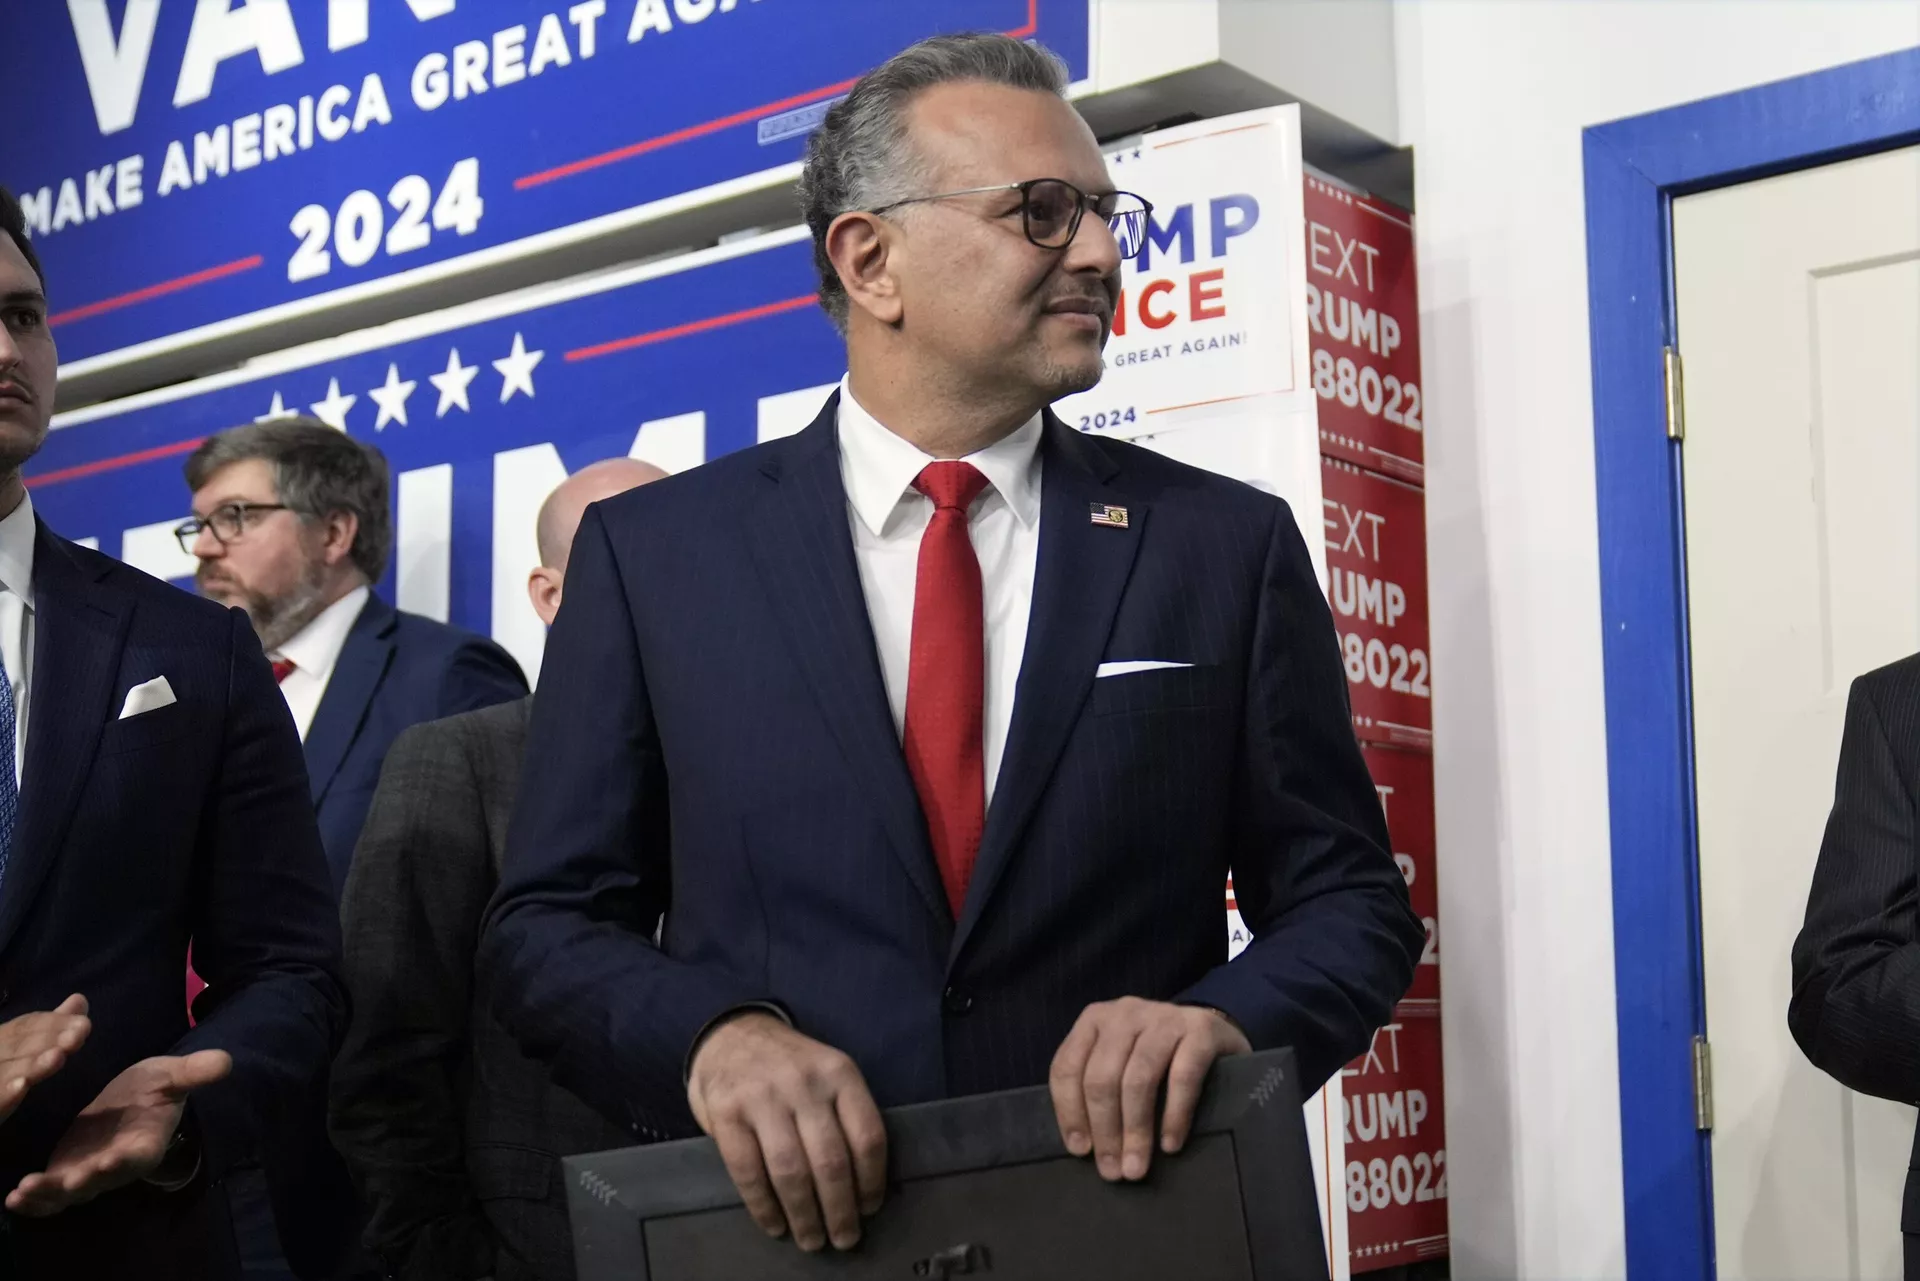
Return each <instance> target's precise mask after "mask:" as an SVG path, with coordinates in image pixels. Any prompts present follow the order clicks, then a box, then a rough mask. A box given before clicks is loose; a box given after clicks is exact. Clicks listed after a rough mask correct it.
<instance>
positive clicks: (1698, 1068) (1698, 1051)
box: [1693, 1036, 1713, 1132]
mask: <svg viewBox="0 0 1920 1281" xmlns="http://www.w3.org/2000/svg"><path fill="white" fill-rule="evenodd" d="M1693 1128H1694V1129H1696V1130H1700V1131H1702V1132H1705V1131H1708V1130H1711V1129H1712V1128H1713V1048H1712V1047H1711V1046H1709V1045H1708V1044H1707V1038H1706V1037H1704V1036H1696V1037H1694V1038H1693Z"/></svg>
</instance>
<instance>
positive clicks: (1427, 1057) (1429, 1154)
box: [1340, 1005, 1448, 1273]
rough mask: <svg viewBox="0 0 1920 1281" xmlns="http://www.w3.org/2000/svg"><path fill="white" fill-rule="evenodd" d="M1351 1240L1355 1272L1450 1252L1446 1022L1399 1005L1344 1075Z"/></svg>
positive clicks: (1346, 1203) (1346, 1200) (1346, 1196)
mask: <svg viewBox="0 0 1920 1281" xmlns="http://www.w3.org/2000/svg"><path fill="white" fill-rule="evenodd" d="M1340 1079H1341V1087H1342V1088H1341V1096H1342V1097H1341V1112H1342V1115H1343V1117H1344V1122H1345V1123H1344V1125H1343V1126H1342V1133H1341V1138H1342V1139H1343V1140H1344V1142H1343V1145H1342V1146H1343V1154H1344V1158H1345V1162H1346V1165H1345V1177H1344V1184H1343V1187H1344V1201H1343V1204H1344V1206H1345V1208H1346V1212H1347V1214H1346V1218H1347V1241H1348V1248H1349V1251H1350V1253H1351V1256H1352V1268H1353V1271H1354V1272H1356V1273H1363V1272H1372V1271H1374V1270H1376V1269H1379V1268H1386V1267H1392V1266H1395V1265H1397V1264H1405V1263H1418V1262H1420V1261H1422V1260H1425V1259H1438V1258H1443V1257H1445V1255H1446V1254H1447V1245H1448V1241H1447V1128H1446V1100H1445V1098H1444V1097H1443V1094H1442V1090H1441V1076H1440V1020H1439V1017H1438V1016H1437V1014H1434V1013H1431V1012H1428V1011H1426V1010H1425V1009H1424V1007H1417V1006H1416V1007H1412V1008H1411V1009H1410V1008H1409V1007H1407V1006H1404V1005H1403V1006H1402V1007H1401V1009H1400V1010H1399V1011H1398V1012H1396V1013H1395V1015H1394V1017H1393V1020H1392V1021H1391V1022H1389V1023H1388V1024H1387V1025H1386V1026H1385V1027H1383V1028H1381V1029H1380V1030H1379V1031H1378V1032H1376V1033H1374V1036H1373V1043H1372V1044H1371V1045H1370V1046H1368V1048H1367V1052H1366V1053H1365V1054H1363V1055H1361V1056H1360V1057H1359V1058H1358V1059H1355V1060H1354V1061H1353V1063H1352V1064H1350V1065H1348V1066H1347V1067H1346V1068H1345V1069H1343V1070H1342V1071H1341V1074H1340Z"/></svg>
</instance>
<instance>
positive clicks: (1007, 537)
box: [840, 380, 1041, 801]
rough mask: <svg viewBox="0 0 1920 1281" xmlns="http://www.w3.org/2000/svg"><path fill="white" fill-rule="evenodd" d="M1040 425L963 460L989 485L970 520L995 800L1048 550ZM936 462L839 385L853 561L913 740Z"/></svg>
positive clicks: (890, 698)
mask: <svg viewBox="0 0 1920 1281" xmlns="http://www.w3.org/2000/svg"><path fill="white" fill-rule="evenodd" d="M1040 430H1041V418H1040V415H1039V414H1035V415H1034V416H1033V418H1032V419H1031V420H1029V421H1028V422H1027V423H1026V424H1025V425H1023V426H1021V427H1020V428H1019V429H1018V430H1016V431H1015V432H1013V433H1012V434H1011V435H1009V436H1007V437H1005V438H1003V439H1002V440H1000V441H998V442H996V443H995V444H992V445H989V446H987V448H985V449H983V450H980V451H979V452H978V453H974V454H969V455H967V457H966V458H965V459H963V460H962V461H964V462H968V463H971V464H973V466H975V467H977V468H978V469H979V470H980V474H981V475H983V476H985V477H986V478H987V482H988V484H987V488H986V489H985V490H983V491H982V492H981V495H980V497H978V498H976V499H975V500H974V502H973V507H972V509H971V510H969V511H968V513H967V532H968V534H969V535H970V536H971V537H972V539H973V551H974V555H975V556H977V557H979V559H980V588H981V595H982V599H981V604H982V606H983V607H984V616H985V619H986V624H987V646H986V657H987V670H986V673H985V676H986V681H985V693H986V706H985V708H984V709H983V710H984V713H985V715H984V717H983V721H982V730H983V733H984V741H983V743H982V748H983V756H984V760H983V761H982V764H983V765H984V766H985V770H986V781H987V800H988V801H991V800H992V799H993V786H994V780H995V779H996V778H997V777H998V775H999V773H1000V758H1001V756H1002V755H1003V754H1004V753H1005V752H1006V747H1007V727H1008V726H1009V725H1011V724H1012V722H1013V693H1014V687H1015V685H1016V684H1018V682H1019V679H1020V660H1021V658H1022V657H1023V656H1024V655H1025V653H1026V648H1027V621H1028V616H1029V614H1030V611H1031V609H1032V605H1033V572H1034V566H1035V564H1036V563H1037V561H1038V559H1039V552H1040ZM937 461H939V460H938V459H936V458H934V456H933V455H931V454H927V453H922V452H921V451H920V449H919V448H918V447H916V446H914V445H913V444H910V443H909V442H908V441H906V440H905V439H904V438H902V437H900V436H896V435H894V434H893V432H891V431H889V430H888V429H887V428H886V427H885V426H883V425H882V424H881V423H879V422H878V421H876V420H875V419H874V417H873V415H871V414H869V413H868V412H867V411H866V410H864V409H862V408H861V407H860V402H859V401H857V400H855V399H854V398H853V389H852V387H851V386H849V385H848V383H847V382H846V381H845V380H842V382H841V384H840V478H841V480H842V482H843V483H844V484H845V486H846V490H847V509H848V520H849V522H850V523H851V525H852V528H853V558H854V561H855V562H856V563H857V564H858V565H859V567H860V587H861V589H862V591H863V592H864V593H865V594H866V598H867V617H868V618H869V619H870V620H871V621H872V623H873V639H874V643H875V645H876V646H877V647H878V649H879V651H880V674H881V676H882V677H883V678H884V679H885V681H886V686H887V702H888V704H889V705H890V706H891V707H892V709H893V728H894V731H895V732H896V733H902V734H903V733H905V730H906V724H907V668H908V662H909V659H910V658H911V656H912V653H913V594H914V586H915V584H916V582H917V580H918V577H919V571H920V536H921V535H922V534H924V533H925V532H926V530H927V524H928V522H929V521H931V520H932V519H933V500H932V499H931V498H928V497H927V496H926V495H924V494H922V493H920V492H919V491H918V490H916V489H914V488H913V480H914V477H916V476H918V475H919V474H920V470H921V469H922V468H923V467H925V466H926V465H927V464H928V463H931V462H937Z"/></svg>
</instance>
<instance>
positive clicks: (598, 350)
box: [566, 294, 819, 361]
mask: <svg viewBox="0 0 1920 1281" xmlns="http://www.w3.org/2000/svg"><path fill="white" fill-rule="evenodd" d="M818 301H819V299H818V298H817V297H815V296H814V295H813V294H802V295H801V296H800V297H798V298H786V299H783V300H781V301H780V302H770V303H767V304H765V305H763V306H759V307H749V308H747V309H746V310H745V311H730V312H728V313H727V314H726V315H724V316H709V317H707V318H706V319H705V320H693V321H689V322H688V323H686V324H684V325H675V326H673V327H672V328H671V329H655V330H651V331H649V332H647V333H644V334H635V335H634V336H633V337H631V338H616V339H614V340H613V341H612V342H603V343H600V344H598V345H596V346H592V347H576V348H574V349H573V350H572V351H570V352H568V353H567V355H566V359H567V360H568V361H575V360H592V359H593V358H594V357H595V356H611V355H612V354H613V353H614V352H616V351H631V350H632V349H633V348H635V347H646V346H649V345H651V344H653V343H657V342H668V341H670V340H672V339H674V338H685V337H686V336H687V335H688V334H702V333H705V332H707V331H708V330H709V329H725V328H726V327H727V326H728V325H739V324H745V323H746V322H747V321H749V320H762V319H765V318H766V317H768V316H777V315H779V314H780V313H781V312H783V311H798V310H799V309H800V308H802V307H811V306H813V305H814V304H815V303H816V302H818Z"/></svg>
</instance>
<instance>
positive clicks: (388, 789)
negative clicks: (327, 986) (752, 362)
mask: <svg viewBox="0 0 1920 1281" xmlns="http://www.w3.org/2000/svg"><path fill="white" fill-rule="evenodd" d="M665 474H666V473H665V472H663V471H661V470H660V469H659V468H657V467H654V466H652V465H651V464H649V463H643V462H638V461H636V460H634V459H631V458H611V459H607V460H605V461H603V462H598V463H595V464H593V465H592V466H590V467H585V468H582V469H581V470H580V471H578V472H576V473H575V474H574V475H573V476H571V477H569V478H568V479H567V480H566V481H564V482H562V484H561V485H560V487H559V488H558V489H556V490H555V491H554V492H553V493H552V494H550V495H548V496H547V501H546V502H545V503H544V504H543V505H542V506H541V509H540V518H539V522H538V537H539V546H540V559H541V562H542V563H541V565H540V567H539V568H537V569H535V570H534V571H533V574H532V576H531V579H530V581H529V582H528V584H527V590H528V593H529V594H530V595H531V596H532V598H533V607H534V610H535V612H536V613H538V614H539V615H540V617H541V619H542V620H543V621H545V622H546V623H548V624H549V625H551V624H552V622H553V616H554V614H555V612H557V611H558V610H559V608H560V600H561V596H562V592H563V584H564V579H565V575H566V568H567V550H568V548H569V547H570V546H571V545H572V543H573V533H574V530H575V529H576V528H577V527H578V526H579V524H580V516H581V513H582V512H583V511H584V510H585V508H586V505H587V504H588V503H590V502H594V501H596V500H598V499H601V498H609V497H611V496H613V495H614V494H617V493H620V492H621V491H623V490H626V489H631V488H633V487H634V486H636V485H643V484H646V483H648V482H649V481H653V480H658V479H660V478H661V477H663V476H664V475H665ZM531 708H532V700H531V699H521V700H519V701H517V702H513V703H503V704H501V705H500V706H498V707H489V708H486V709H484V710H482V711H478V712H467V713H464V714H462V715H460V716H453V717H449V718H447V719H446V720H442V721H432V722H429V723H428V724H424V725H416V726H414V727H413V728H412V729H409V730H407V731H406V732H404V733H403V734H401V735H400V737H399V738H398V739H396V740H394V744H393V750H392V751H390V752H388V753H387V763H386V768H385V769H384V770H382V771H381V774H380V788H379V790H378V791H377V792H375V793H374V797H373V808H372V810H371V811H370V812H369V813H368V816H367V823H366V827H365V829H364V830H363V831H362V832H361V834H360V844H359V847H358V849H357V850H356V851H355V852H354V858H353V870H352V872H350V873H349V874H348V876H347V892H346V897H345V898H344V899H343V900H342V903H341V918H342V920H341V924H342V929H343V931H344V933H345V937H346V953H347V957H348V961H347V970H346V977H347V990H348V991H349V992H350V993H351V994H352V996H353V1020H352V1023H351V1024H350V1025H349V1027H348V1031H347V1039H346V1043H345V1045H344V1046H342V1048H341V1051H340V1056H339V1058H338V1059H337V1060H336V1061H335V1063H334V1069H333V1108H332V1115H331V1128H332V1132H333V1139H334V1143H335V1145H336V1146H338V1148H339V1149H340V1152H341V1154H342V1155H343V1156H345V1157H346V1159H347V1164H348V1166H349V1167H350V1168H351V1169H352V1171H353V1174H354V1179H355V1181H356V1182H357V1183H358V1184H359V1185H360V1188H361V1189H362V1191H363V1193H364V1195H365V1198H366V1202H367V1209H368V1226H367V1231H366V1233H365V1238H364V1239H365V1242H366V1245H367V1248H368V1249H369V1250H370V1251H372V1253H373V1254H374V1255H376V1256H377V1257H378V1258H379V1259H380V1260H381V1261H382V1263H383V1264H384V1265H385V1270H386V1273H387V1275H390V1276H393V1277H397V1278H400V1279H401V1281H470V1279H477V1278H482V1277H491V1278H493V1279H494V1281H571V1278H572V1277H573V1275H574V1270H573V1243H572V1241H571V1239H570V1237H569V1234H568V1226H567V1208H566V1190H565V1186H564V1185H563V1184H562V1182H561V1180H560V1171H559V1158H560V1157H562V1156H568V1155H571V1154H573V1153H576V1152H596V1151H605V1150H606V1149H608V1148H614V1147H620V1146H623V1145H624V1143H625V1140H626V1135H625V1132H624V1130H622V1129H621V1127H619V1126H618V1125H615V1124H614V1123H612V1122H611V1121H609V1120H607V1119H606V1118H605V1117H602V1116H601V1115H599V1114H598V1113H596V1112H594V1111H593V1110H592V1109H591V1108H589V1107H588V1106H587V1105H586V1104H585V1103H582V1102H581V1101H580V1100H579V1099H578V1098H577V1097H575V1096H574V1095H573V1094H571V1093H569V1092H568V1091H566V1090H564V1089H562V1088H560V1087H559V1086H557V1085H555V1084H554V1083H553V1081H552V1078H551V1076H550V1075H549V1073H548V1072H547V1070H546V1069H545V1068H544V1067H542V1066H541V1065H539V1064H537V1063H535V1062H533V1061H532V1060H531V1059H529V1058H527V1057H526V1056H525V1055H524V1054H523V1053H522V1052H521V1051H520V1048H519V1047H518V1046H517V1045H515V1044H514V1042H513V1040H512V1038H511V1037H509V1036H508V1035H507V1034H506V1032H505V1031H504V1030H502V1029H501V1027H500V1025H499V1023H498V1021H497V1020H495V1019H494V1017H493V1016H492V1015H491V1014H490V1013H489V1012H488V1011H487V1010H486V1009H485V1007H484V1006H483V1005H481V1004H479V1003H478V1001H477V999H476V996H475V993H474V990H473V956H474V950H475V948H476V947H477V946H478V943H479V938H480V921H481V918H482V917H483V916H484V915H485V912H486V906H487V899H488V898H489V897H490V896H491V895H492V894H493V891H494V887H495V885H496V884H497V883H498V880H499V869H500V862H501V859H502V857H503V855H504V852H505V850H506V843H507V823H508V818H509V816H510V815H511V814H512V812H513V797H514V793H515V791H516V789H517V788H518V787H519V784H520V762H521V753H522V750H523V746H524V744H525V741H526V733H527V716H528V714H529V712H530V710H531Z"/></svg>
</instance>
